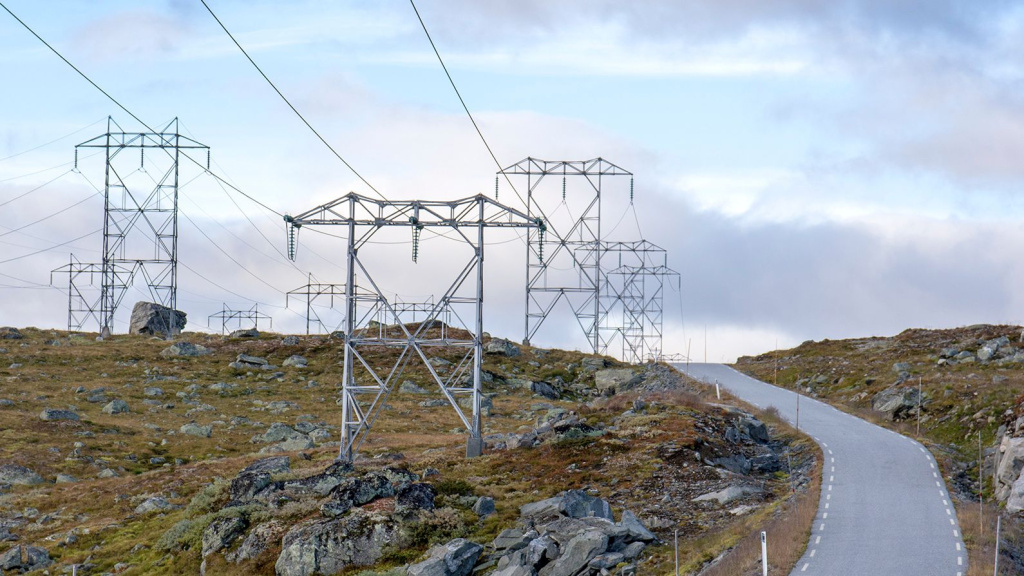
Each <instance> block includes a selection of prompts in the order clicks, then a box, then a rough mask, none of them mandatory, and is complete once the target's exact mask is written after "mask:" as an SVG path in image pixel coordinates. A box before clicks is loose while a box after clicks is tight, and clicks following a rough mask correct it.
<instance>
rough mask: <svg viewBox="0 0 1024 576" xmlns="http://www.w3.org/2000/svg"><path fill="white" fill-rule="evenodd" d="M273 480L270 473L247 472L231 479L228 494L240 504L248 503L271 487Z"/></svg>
mask: <svg viewBox="0 0 1024 576" xmlns="http://www.w3.org/2000/svg"><path fill="white" fill-rule="evenodd" d="M270 484H271V479H270V474H269V473H268V472H245V471H243V472H242V473H240V474H239V475H238V476H235V477H234V478H232V479H231V486H230V488H229V490H228V494H229V495H230V496H231V500H232V501H234V502H239V503H243V504H244V503H246V502H249V501H251V500H253V499H254V498H256V496H257V495H258V494H259V493H260V492H262V491H263V489H264V488H266V487H267V486H270Z"/></svg>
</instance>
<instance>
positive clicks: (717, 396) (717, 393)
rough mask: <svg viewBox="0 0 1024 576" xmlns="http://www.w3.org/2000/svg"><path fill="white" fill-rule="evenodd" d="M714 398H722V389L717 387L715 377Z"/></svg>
mask: <svg viewBox="0 0 1024 576" xmlns="http://www.w3.org/2000/svg"><path fill="white" fill-rule="evenodd" d="M715 398H718V399H719V400H721V399H722V390H721V389H720V388H719V387H718V378H715Z"/></svg>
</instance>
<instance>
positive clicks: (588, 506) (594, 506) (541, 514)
mask: <svg viewBox="0 0 1024 576" xmlns="http://www.w3.org/2000/svg"><path fill="white" fill-rule="evenodd" d="M519 515H520V516H522V517H524V518H532V519H545V518H549V519H550V518H557V517H558V516H568V517H569V518H586V517H588V516H596V517H598V518H605V519H608V520H614V518H613V516H612V508H611V505H609V504H608V502H606V501H604V500H602V499H600V498H597V497H596V496H590V495H588V494H587V493H586V492H583V491H582V490H568V491H566V492H563V493H561V494H559V495H558V496H555V497H554V498H548V499H546V500H541V501H540V502H531V503H529V504H524V505H522V506H521V507H520V508H519Z"/></svg>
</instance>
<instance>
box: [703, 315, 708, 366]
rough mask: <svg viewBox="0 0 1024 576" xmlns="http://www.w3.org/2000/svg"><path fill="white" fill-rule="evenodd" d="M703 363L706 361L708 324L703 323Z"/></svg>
mask: <svg viewBox="0 0 1024 576" xmlns="http://www.w3.org/2000/svg"><path fill="white" fill-rule="evenodd" d="M704 363H705V364H707V363H708V325H707V324H704Z"/></svg>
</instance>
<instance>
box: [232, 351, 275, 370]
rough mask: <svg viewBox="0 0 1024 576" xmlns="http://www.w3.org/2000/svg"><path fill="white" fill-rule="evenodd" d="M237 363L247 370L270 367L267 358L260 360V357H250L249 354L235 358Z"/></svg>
mask: <svg viewBox="0 0 1024 576" xmlns="http://www.w3.org/2000/svg"><path fill="white" fill-rule="evenodd" d="M235 363H236V364H241V365H242V366H243V367H247V368H263V367H264V366H269V365H270V363H269V362H267V359H266V358H260V357H259V356H250V355H248V354H239V355H238V356H237V357H235Z"/></svg>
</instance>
